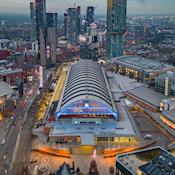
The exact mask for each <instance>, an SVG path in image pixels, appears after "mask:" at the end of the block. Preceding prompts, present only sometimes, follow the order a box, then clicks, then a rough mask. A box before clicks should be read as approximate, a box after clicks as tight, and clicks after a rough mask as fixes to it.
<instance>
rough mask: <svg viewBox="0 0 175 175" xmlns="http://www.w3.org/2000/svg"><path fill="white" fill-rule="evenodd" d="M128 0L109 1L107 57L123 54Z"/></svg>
mask: <svg viewBox="0 0 175 175" xmlns="http://www.w3.org/2000/svg"><path fill="white" fill-rule="evenodd" d="M126 8H127V0H108V1H107V48H106V49H107V59H108V60H110V59H111V58H113V57H118V56H122V55H123V52H124V33H125V32H126Z"/></svg>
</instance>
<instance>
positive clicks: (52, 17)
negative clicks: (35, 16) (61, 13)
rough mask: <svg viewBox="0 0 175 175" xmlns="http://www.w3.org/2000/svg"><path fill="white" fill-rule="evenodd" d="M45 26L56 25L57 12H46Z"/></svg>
mask: <svg viewBox="0 0 175 175" xmlns="http://www.w3.org/2000/svg"><path fill="white" fill-rule="evenodd" d="M46 17H47V18H46V19H47V27H55V28H57V25H58V14H57V13H47V14H46Z"/></svg>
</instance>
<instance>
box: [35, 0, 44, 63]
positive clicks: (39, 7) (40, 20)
mask: <svg viewBox="0 0 175 175" xmlns="http://www.w3.org/2000/svg"><path fill="white" fill-rule="evenodd" d="M35 14H36V39H37V41H38V48H39V51H38V59H39V61H40V64H41V65H43V66H45V63H46V58H45V53H46V50H45V49H46V45H45V44H46V0H35Z"/></svg>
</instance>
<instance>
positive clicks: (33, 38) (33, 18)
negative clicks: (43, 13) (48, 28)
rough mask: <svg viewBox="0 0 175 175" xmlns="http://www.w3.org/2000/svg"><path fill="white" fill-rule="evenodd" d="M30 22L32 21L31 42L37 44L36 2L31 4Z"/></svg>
mask: <svg viewBox="0 0 175 175" xmlns="http://www.w3.org/2000/svg"><path fill="white" fill-rule="evenodd" d="M30 20H31V41H33V42H35V41H36V40H37V38H36V10H35V2H34V1H32V2H30Z"/></svg>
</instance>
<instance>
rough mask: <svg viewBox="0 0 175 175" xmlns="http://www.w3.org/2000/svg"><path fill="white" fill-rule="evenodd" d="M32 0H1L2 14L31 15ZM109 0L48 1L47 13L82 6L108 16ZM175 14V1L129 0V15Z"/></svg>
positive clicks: (83, 8)
mask: <svg viewBox="0 0 175 175" xmlns="http://www.w3.org/2000/svg"><path fill="white" fill-rule="evenodd" d="M30 1H31V0H0V13H23V14H29V2H30ZM106 2H107V0H47V11H55V12H58V13H59V14H62V13H63V12H64V10H65V9H66V8H67V7H69V6H73V5H74V3H76V4H80V5H81V7H82V11H83V12H84V11H85V8H86V6H88V5H93V6H98V7H97V9H96V13H97V14H106ZM170 13H173V14H174V13H175V0H128V14H170Z"/></svg>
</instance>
